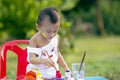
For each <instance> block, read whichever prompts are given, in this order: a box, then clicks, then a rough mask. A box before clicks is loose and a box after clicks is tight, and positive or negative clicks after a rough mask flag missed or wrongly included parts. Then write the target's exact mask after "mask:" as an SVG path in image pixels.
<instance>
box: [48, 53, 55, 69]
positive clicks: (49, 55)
mask: <svg viewBox="0 0 120 80" xmlns="http://www.w3.org/2000/svg"><path fill="white" fill-rule="evenodd" d="M46 53H47V56H48V58H49V59H50V58H51V56H50V55H49V54H48V52H47V51H46ZM53 67H54V68H55V70H56V71H57V68H56V66H55V65H54V66H53Z"/></svg>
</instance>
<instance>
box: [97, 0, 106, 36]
mask: <svg viewBox="0 0 120 80" xmlns="http://www.w3.org/2000/svg"><path fill="white" fill-rule="evenodd" d="M96 1H97V2H96V3H97V5H96V6H97V7H96V13H97V14H96V15H97V22H98V28H99V30H100V34H101V35H102V36H104V35H105V30H104V24H103V19H102V11H101V5H100V4H101V0H96Z"/></svg>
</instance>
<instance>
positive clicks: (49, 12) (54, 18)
mask: <svg viewBox="0 0 120 80" xmlns="http://www.w3.org/2000/svg"><path fill="white" fill-rule="evenodd" d="M55 11H56V12H57V13H59V12H58V10H57V9H55V8H53V7H49V8H45V9H43V10H42V11H40V13H39V16H38V19H37V24H38V25H41V24H42V21H43V20H44V18H45V17H46V16H49V18H50V21H51V22H52V23H53V24H54V23H56V22H57V21H58V20H59V18H58V16H57V14H56V12H55Z"/></svg>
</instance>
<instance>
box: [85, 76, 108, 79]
mask: <svg viewBox="0 0 120 80" xmlns="http://www.w3.org/2000/svg"><path fill="white" fill-rule="evenodd" d="M85 80H108V79H106V78H104V77H101V76H95V77H85Z"/></svg>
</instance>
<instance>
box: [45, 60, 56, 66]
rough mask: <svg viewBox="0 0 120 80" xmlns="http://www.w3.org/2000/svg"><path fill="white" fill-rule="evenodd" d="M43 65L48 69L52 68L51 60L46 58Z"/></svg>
mask: <svg viewBox="0 0 120 80" xmlns="http://www.w3.org/2000/svg"><path fill="white" fill-rule="evenodd" d="M44 65H45V66H48V67H54V62H53V61H52V60H51V59H49V58H47V59H45V62H44Z"/></svg>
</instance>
